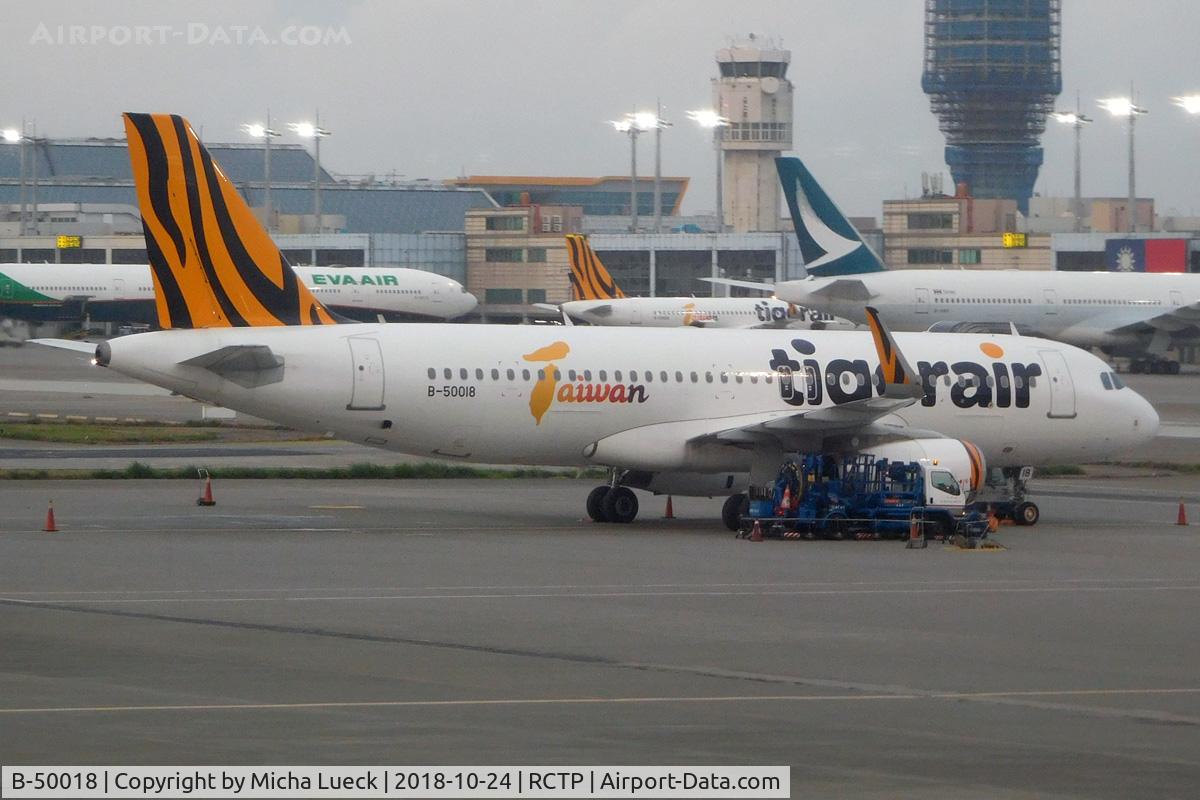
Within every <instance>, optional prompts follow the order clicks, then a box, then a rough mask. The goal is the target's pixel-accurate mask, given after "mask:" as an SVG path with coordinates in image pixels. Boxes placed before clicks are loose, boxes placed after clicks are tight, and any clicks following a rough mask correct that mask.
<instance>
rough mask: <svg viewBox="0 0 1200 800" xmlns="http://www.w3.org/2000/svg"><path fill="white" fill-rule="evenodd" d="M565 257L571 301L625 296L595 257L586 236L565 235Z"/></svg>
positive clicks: (576, 234) (610, 298) (611, 298)
mask: <svg viewBox="0 0 1200 800" xmlns="http://www.w3.org/2000/svg"><path fill="white" fill-rule="evenodd" d="M567 257H568V258H569V259H570V260H571V299H572V300H615V299H616V298H618V297H624V296H625V293H624V292H622V291H621V289H620V287H618V286H617V282H616V281H614V280H613V277H612V275H609V274H608V270H607V269H605V268H604V265H603V264H601V263H600V259H599V258H597V257H596V253H595V251H594V250H592V247H591V245H589V244H588V240H587V237H586V236H583V235H581V234H578V233H568V234H567Z"/></svg>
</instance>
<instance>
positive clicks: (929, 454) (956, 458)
mask: <svg viewBox="0 0 1200 800" xmlns="http://www.w3.org/2000/svg"><path fill="white" fill-rule="evenodd" d="M858 452H860V453H864V454H866V453H869V454H871V455H873V456H876V457H878V458H886V459H888V460H889V461H920V462H922V463H923V464H925V465H926V468H937V469H944V470H947V471H949V472H950V474H952V475H953V476H954V477H955V479H956V480H957V481H958V485H959V486H960V487H961V488H962V491H963V494H964V495H965V496H966V497H967V498H971V497H973V496H974V494H975V492H977V491H979V489H980V487H982V486H983V481H984V478H985V477H986V475H987V463H986V462H985V461H984V458H983V453H981V452H980V451H979V448H978V447H976V446H975V445H973V444H971V443H970V442H968V441H966V440H965V439H896V440H893V441H890V442H885V443H880V444H876V445H874V446H872V447H869V448H864V449H862V450H860V451H858Z"/></svg>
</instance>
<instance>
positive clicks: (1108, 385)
mask: <svg viewBox="0 0 1200 800" xmlns="http://www.w3.org/2000/svg"><path fill="white" fill-rule="evenodd" d="M1100 383H1102V384H1104V388H1105V389H1108V390H1110V391H1111V390H1112V388H1113V385H1112V380H1111V379H1110V378H1109V377H1108V373H1107V372H1101V373H1100Z"/></svg>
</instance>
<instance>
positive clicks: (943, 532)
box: [933, 516, 954, 542]
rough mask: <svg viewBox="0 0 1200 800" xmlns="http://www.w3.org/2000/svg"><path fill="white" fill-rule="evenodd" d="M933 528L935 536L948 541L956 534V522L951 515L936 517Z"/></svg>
mask: <svg viewBox="0 0 1200 800" xmlns="http://www.w3.org/2000/svg"><path fill="white" fill-rule="evenodd" d="M933 530H934V536H935V538H937V539H941V540H943V541H947V542H948V541H950V539H951V537H953V536H954V522H953V520H951V519H950V518H949V517H941V516H939V517H935V518H934V520H933Z"/></svg>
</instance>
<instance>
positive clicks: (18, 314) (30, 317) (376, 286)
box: [0, 264, 478, 324]
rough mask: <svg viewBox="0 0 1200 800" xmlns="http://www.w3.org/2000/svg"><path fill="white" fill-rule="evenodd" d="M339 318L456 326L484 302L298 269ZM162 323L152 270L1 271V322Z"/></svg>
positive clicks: (3, 267) (453, 290)
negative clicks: (453, 321) (446, 321)
mask: <svg viewBox="0 0 1200 800" xmlns="http://www.w3.org/2000/svg"><path fill="white" fill-rule="evenodd" d="M293 269H294V270H295V271H296V274H297V275H299V276H300V280H302V281H304V284H305V285H306V286H307V287H308V288H309V289H311V290H312V291H313V293H314V295H315V296H316V297H318V298H320V300H321V302H322V303H323V304H324V305H325V306H326V307H327V308H329V309H330V310H331V311H333V312H334V313H336V314H340V315H341V316H344V317H347V318H349V319H353V320H359V321H370V320H379V319H380V318H382V319H384V320H387V321H394V320H403V319H425V320H436V319H454V318H456V317H461V316H462V315H464V314H467V313H470V312H471V311H472V310H473V309H474V308H475V306H476V305H477V304H478V301H477V300H476V299H475V295H473V294H470V293H468V292H467V290H466V289H464V288H463V285H462V284H461V283H459V282H458V281H456V280H452V279H450V278H447V277H444V276H442V275H437V274H435V273H432V272H426V271H424V270H419V269H403V268H394V267H372V268H366V267H293ZM85 316H86V317H88V318H90V319H91V320H92V321H94V322H142V323H147V324H152V323H155V322H157V321H158V314H157V312H156V311H155V307H154V286H153V282H152V281H151V279H150V267H149V266H146V265H144V264H142V265H134V264H131V265H115V264H0V317H11V318H12V319H20V320H26V321H29V322H45V321H51V320H70V321H78V320H80V319H82V318H83V317H85Z"/></svg>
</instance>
